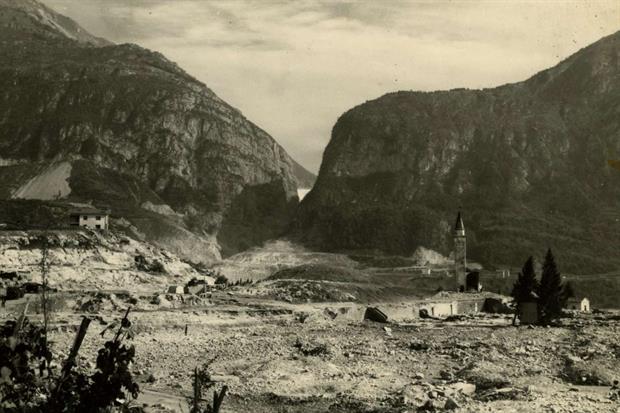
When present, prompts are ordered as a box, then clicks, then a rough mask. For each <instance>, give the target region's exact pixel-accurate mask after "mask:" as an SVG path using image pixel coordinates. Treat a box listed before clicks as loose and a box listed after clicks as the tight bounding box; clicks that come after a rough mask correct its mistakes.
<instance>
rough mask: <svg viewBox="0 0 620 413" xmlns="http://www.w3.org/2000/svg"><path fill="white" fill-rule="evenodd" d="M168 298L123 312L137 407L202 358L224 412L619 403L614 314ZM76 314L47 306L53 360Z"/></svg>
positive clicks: (84, 361)
mask: <svg viewBox="0 0 620 413" xmlns="http://www.w3.org/2000/svg"><path fill="white" fill-rule="evenodd" d="M139 300H140V302H139V303H138V305H137V307H138V308H140V307H141V306H142V304H141V301H142V299H139ZM185 301H186V302H188V300H185ZM70 302H71V300H68V301H67V305H68V306H70V305H71V304H70ZM134 302H135V301H134ZM205 303H206V304H205ZM124 305H129V303H123V302H122V300H121V299H120V298H119V299H118V300H117V301H116V307H114V306H108V307H104V308H105V309H102V310H100V311H99V312H98V313H97V314H96V317H95V319H96V321H95V322H93V323H92V324H91V328H90V330H89V332H88V334H87V336H86V340H85V342H84V345H83V347H82V349H81V352H80V358H79V365H80V366H81V367H80V368H85V369H89V368H93V367H94V360H95V357H96V354H95V353H96V350H97V349H98V348H99V347H100V346H101V344H102V343H103V341H104V340H105V338H102V336H101V335H99V334H98V333H99V332H100V330H102V329H104V328H105V326H104V323H110V322H112V321H113V320H114V319H115V318H118V317H120V315H121V312H122V311H121V308H122V307H123V306H124ZM177 306H178V307H179V308H174V309H172V308H168V309H164V308H159V309H156V308H153V307H152V306H151V305H150V304H149V305H144V306H143V307H144V309H142V310H140V309H138V310H135V311H134V312H132V314H131V316H130V318H131V320H132V321H133V323H134V328H135V331H136V333H137V334H136V336H135V338H134V340H133V341H134V344H135V346H136V351H137V356H136V363H135V365H134V366H133V371H134V373H135V374H136V375H137V376H138V377H139V381H140V384H141V388H142V390H143V393H142V395H141V396H140V399H139V400H138V401H137V403H139V404H142V403H144V404H148V405H150V407H149V410H150V411H187V403H186V399H185V398H186V397H187V396H189V395H190V394H191V384H192V372H193V369H194V367H196V366H197V365H198V366H199V365H200V364H201V363H203V362H205V361H207V360H210V359H213V358H215V361H214V362H213V363H212V365H211V372H212V374H213V376H214V378H215V379H216V380H217V381H218V382H220V383H222V384H226V385H228V386H229V389H230V393H229V396H228V397H227V399H226V401H225V405H224V407H225V408H224V411H225V412H328V411H329V412H414V411H457V412H577V411H578V412H616V411H619V409H620V404H618V402H617V401H614V400H611V399H610V398H609V395H608V392H609V388H610V387H609V386H610V384H611V383H612V381H613V380H614V378H616V377H617V375H618V371H620V362H619V360H618V356H619V355H620V344H619V342H620V340H619V338H620V322H619V321H618V317H616V316H615V315H613V314H601V315H580V316H579V317H574V318H568V319H563V320H562V325H561V326H557V327H551V328H542V327H534V328H531V327H513V326H511V321H512V320H511V318H510V316H509V315H491V314H478V315H476V316H457V317H452V320H451V321H448V320H422V319H412V320H409V321H403V322H401V323H387V324H379V323H374V322H369V321H361V319H358V318H357V315H356V313H355V312H346V311H339V308H342V307H338V306H342V304H333V305H330V304H329V303H323V304H286V303H278V302H275V301H266V300H264V301H261V300H256V299H255V298H244V297H237V296H236V295H235V292H234V291H233V292H230V291H229V292H214V293H213V294H212V296H211V297H210V299H208V300H203V301H201V302H200V303H199V304H198V305H193V306H192V305H182V304H177ZM18 309H19V305H17V304H15V305H14V306H9V307H8V308H7V311H5V312H4V313H3V315H4V317H8V316H10V312H11V311H12V310H18ZM35 317H36V316H35ZM80 317H81V316H80V315H79V314H75V313H73V311H60V312H57V313H56V314H55V318H54V320H55V327H54V329H53V333H52V335H51V339H52V340H53V342H54V345H55V348H56V349H57V350H58V351H60V354H61V356H65V355H66V353H67V352H68V349H69V348H70V346H71V343H72V340H73V337H74V335H75V329H76V327H77V325H78V323H79V320H80ZM186 325H187V330H188V333H187V335H185V328H186Z"/></svg>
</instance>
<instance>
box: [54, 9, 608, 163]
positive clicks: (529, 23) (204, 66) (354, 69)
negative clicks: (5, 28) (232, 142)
mask: <svg viewBox="0 0 620 413" xmlns="http://www.w3.org/2000/svg"><path fill="white" fill-rule="evenodd" d="M43 1H44V2H45V3H46V4H48V5H49V6H51V7H52V8H54V9H55V10H56V11H58V12H60V13H62V14H65V15H68V16H69V17H72V18H73V19H75V20H76V21H77V22H78V23H80V24H81V25H82V26H83V27H84V28H86V29H87V30H88V31H90V32H91V33H93V34H95V35H98V36H101V37H105V38H107V39H108V40H111V41H114V42H116V43H124V42H131V43H137V44H139V45H141V46H144V47H147V48H149V49H152V50H157V51H159V52H162V53H163V54H164V55H166V56H167V57H168V58H169V59H171V60H173V61H175V62H177V63H178V64H179V65H180V66H181V67H183V68H184V69H185V70H186V71H188V72H189V73H190V74H192V75H193V76H195V77H196V78H198V79H199V80H201V81H203V82H204V83H206V84H207V86H209V87H210V88H211V89H212V90H213V91H214V92H215V93H217V94H218V95H219V96H220V97H221V98H223V99H224V100H226V101H227V102H228V103H230V104H231V105H233V106H235V107H236V108H238V109H240V110H241V111H242V112H243V114H244V115H245V116H246V117H247V118H248V119H250V120H251V121H253V122H254V123H256V124H257V125H259V126H260V127H262V128H263V129H265V130H266V131H267V132H269V133H270V134H271V135H272V136H273V137H274V138H275V139H276V140H277V141H278V142H280V143H281V144H282V145H283V146H284V147H285V149H286V150H287V151H288V152H289V153H290V154H291V155H292V156H293V157H294V158H295V159H296V160H298V161H299V162H300V163H302V164H303V165H304V166H306V167H307V168H308V169H310V170H312V171H313V172H316V171H317V170H318V167H319V165H320V162H321V155H322V153H323V149H324V148H325V145H327V142H328V141H329V137H330V133H331V128H332V126H333V124H334V122H335V121H336V120H337V118H338V117H339V116H340V115H341V114H342V113H343V112H344V111H346V110H347V109H350V108H351V107H353V106H355V105H358V104H360V103H362V102H364V101H366V100H369V99H374V98H376V97H379V96H381V95H383V94H385V93H387V92H392V91H396V90H437V89H451V88H456V87H469V88H481V87H492V86H497V85H500V84H503V83H507V82H515V81H520V80H524V79H526V78H528V77H529V76H531V75H532V74H534V73H535V72H537V71H539V70H542V69H545V68H547V67H550V66H553V65H555V64H556V63H557V62H559V61H560V60H561V59H563V58H565V57H567V56H569V55H570V54H572V53H574V52H576V51H577V50H579V49H580V48H582V47H584V46H587V45H588V44H590V43H592V42H594V41H596V40H598V39H600V38H601V37H603V36H606V35H609V34H611V33H614V32H615V31H617V30H620V1H618V0H608V1H607V0H601V1H550V0H547V1H512V0H511V1H508V0H507V1H444V2H439V1H401V2H397V1H374V2H371V1H364V2H362V1H359V2H343V1H316V0H309V1H295V2H292V1H279V2H276V1H270V0H255V1H250V0H248V1H242V0H220V1H209V0H43Z"/></svg>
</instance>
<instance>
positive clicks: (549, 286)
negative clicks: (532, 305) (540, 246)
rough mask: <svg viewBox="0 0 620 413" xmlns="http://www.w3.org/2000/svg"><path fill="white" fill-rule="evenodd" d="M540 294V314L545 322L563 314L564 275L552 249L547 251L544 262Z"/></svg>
mask: <svg viewBox="0 0 620 413" xmlns="http://www.w3.org/2000/svg"><path fill="white" fill-rule="evenodd" d="M538 296H539V302H538V315H539V317H540V320H541V321H542V322H543V323H549V322H550V321H551V320H553V319H555V318H558V317H559V316H560V315H561V314H562V276H561V275H560V272H559V271H558V269H557V266H556V265H555V258H554V257H553V253H552V252H551V249H549V250H548V251H547V255H546V256H545V262H544V263H543V270H542V275H541V277H540V287H539V289H538Z"/></svg>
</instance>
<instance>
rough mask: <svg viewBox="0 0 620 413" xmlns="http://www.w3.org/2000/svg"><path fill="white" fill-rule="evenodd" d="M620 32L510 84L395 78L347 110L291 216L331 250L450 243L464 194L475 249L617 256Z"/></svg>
mask: <svg viewBox="0 0 620 413" xmlns="http://www.w3.org/2000/svg"><path fill="white" fill-rule="evenodd" d="M618 158H620V33H616V34H614V35H611V36H609V37H607V38H604V39H602V40H600V41H599V42H597V43H595V44H593V45H591V46H589V47H587V48H585V49H583V50H581V51H579V52H578V53H576V54H575V55H573V56H571V57H570V58H568V59H566V60H565V61H563V62H561V63H560V64H558V65H557V66H555V67H553V68H551V69H549V70H546V71H543V72H541V73H538V74H536V75H535V76H533V77H532V78H530V79H528V80H526V81H524V82H521V83H515V84H509V85H505V86H501V87H497V88H494V89H484V90H464V89H462V90H451V91H443V92H433V93H419V92H398V93H392V94H388V95H385V96H383V97H380V98H378V99H376V100H373V101H370V102H366V103H364V104H362V105H360V106H358V107H355V108H353V109H351V110H350V111H348V112H347V113H345V114H344V115H342V116H341V117H340V119H339V120H338V122H337V123H336V125H335V126H334V128H333V132H332V139H331V141H330V143H329V145H328V147H327V149H326V151H325V153H324V157H323V163H322V166H321V170H320V173H319V177H318V181H317V183H316V185H315V187H314V189H313V191H312V192H311V193H310V194H309V195H308V196H307V197H306V198H305V199H304V201H303V203H302V205H301V207H300V213H299V215H298V218H297V222H296V225H295V228H296V231H297V234H298V235H299V236H300V237H302V238H303V239H304V240H305V241H306V242H307V243H309V244H311V245H315V246H319V247H322V248H325V249H330V250H347V249H378V250H383V251H387V252H390V253H399V254H410V253H411V252H413V251H414V250H415V248H416V247H417V246H420V245H421V246H424V247H431V248H433V249H436V250H439V251H441V252H444V253H448V252H449V251H450V250H451V248H452V245H451V234H450V225H451V224H453V220H454V217H455V216H456V211H457V209H459V208H462V210H463V212H464V217H465V223H466V227H467V230H468V247H469V256H470V257H472V258H474V259H476V260H480V261H482V262H483V263H486V264H497V265H503V264H513V265H520V264H521V263H522V262H523V261H524V260H525V258H527V256H528V255H530V254H542V253H543V251H544V250H545V249H546V248H547V247H552V248H553V249H554V252H555V253H556V255H557V256H559V262H560V263H561V264H562V267H563V268H564V269H565V270H568V271H576V272H595V271H604V270H608V269H611V268H615V269H617V268H619V267H620V258H619V256H618V254H617V251H618V247H620V235H619V234H620V174H619V173H618V171H616V170H614V169H612V168H610V166H609V165H608V160H610V159H618Z"/></svg>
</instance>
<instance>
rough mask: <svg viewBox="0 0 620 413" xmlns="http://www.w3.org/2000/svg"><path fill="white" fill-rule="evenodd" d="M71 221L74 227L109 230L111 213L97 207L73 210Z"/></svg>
mask: <svg viewBox="0 0 620 413" xmlns="http://www.w3.org/2000/svg"><path fill="white" fill-rule="evenodd" d="M70 222H71V226H72V227H82V228H90V229H101V230H107V229H108V227H109V222H110V213H109V212H107V211H102V210H99V209H95V208H92V209H90V208H89V209H80V210H74V211H71V214H70Z"/></svg>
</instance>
